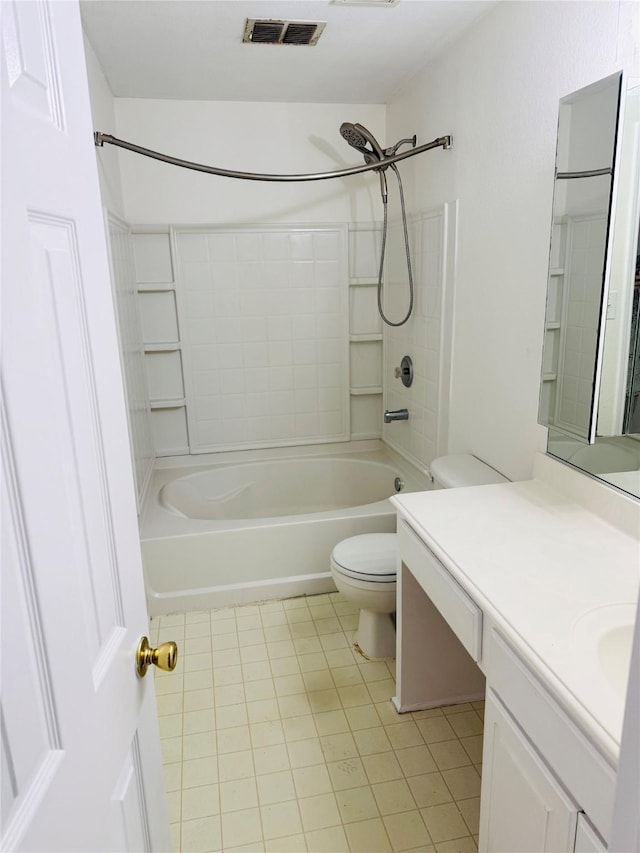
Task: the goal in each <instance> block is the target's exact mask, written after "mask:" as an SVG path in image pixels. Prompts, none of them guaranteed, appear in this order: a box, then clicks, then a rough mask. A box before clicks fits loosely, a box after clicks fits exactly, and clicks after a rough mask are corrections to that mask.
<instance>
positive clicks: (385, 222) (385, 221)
mask: <svg viewBox="0 0 640 853" xmlns="http://www.w3.org/2000/svg"><path fill="white" fill-rule="evenodd" d="M391 168H392V169H393V171H394V172H395V175H396V178H397V179H398V190H399V192H400V207H401V210H402V228H403V231H404V248H405V254H406V256H407V274H408V278H409V308H408V309H407V313H406V314H405V316H404V317H403V319H402V320H400V321H399V322H397V323H394V322H393V321H392V320H389V318H388V317H387V316H386V314H385V313H384V309H383V307H382V276H383V272H384V256H385V251H386V246H387V228H388V216H387V200H386V198H384V196H383V199H382V207H383V223H382V247H381V250H380V268H379V270H378V313H379V314H380V317H381V318H382V320H383V321H384V322H385V323H386V324H387V326H404V324H405V323H406V322H407V320H408V319H409V317H411V312H412V311H413V273H412V270H411V253H410V251H409V232H408V228H407V213H406V210H405V205H404V191H403V188H402V178H401V177H400V172H399V171H398V167H397V166H396V164H395V163H391Z"/></svg>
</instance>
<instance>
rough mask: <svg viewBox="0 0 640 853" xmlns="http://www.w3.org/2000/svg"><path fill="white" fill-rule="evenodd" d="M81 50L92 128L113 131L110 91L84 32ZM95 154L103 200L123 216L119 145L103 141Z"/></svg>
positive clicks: (113, 114) (114, 121) (110, 208)
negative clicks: (85, 71)
mask: <svg viewBox="0 0 640 853" xmlns="http://www.w3.org/2000/svg"><path fill="white" fill-rule="evenodd" d="M84 53H85V60H86V63H87V76H88V78H89V92H90V93H91V117H92V119H93V129H94V131H102V132H103V133H113V130H112V128H114V127H115V123H116V116H115V109H114V99H113V95H112V94H111V89H110V88H109V84H108V83H107V80H106V77H105V76H104V73H103V71H102V67H101V66H100V63H99V62H98V58H97V56H96V55H95V52H94V50H93V47H92V46H91V42H90V41H89V40H88V39H87V37H86V36H85V39H84ZM96 157H97V160H98V175H99V178H100V194H101V196H102V203H103V205H104V206H105V207H106V208H108V209H109V210H110V211H111V212H112V213H115V214H116V215H117V216H120V217H122V216H124V203H123V200H122V178H121V174H120V164H119V162H118V158H119V152H118V149H117V148H114V147H112V146H111V145H104V146H102V148H96Z"/></svg>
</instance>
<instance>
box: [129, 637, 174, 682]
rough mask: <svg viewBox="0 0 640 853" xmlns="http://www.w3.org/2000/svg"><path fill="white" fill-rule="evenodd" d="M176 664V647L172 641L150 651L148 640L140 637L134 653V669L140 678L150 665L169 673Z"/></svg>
mask: <svg viewBox="0 0 640 853" xmlns="http://www.w3.org/2000/svg"><path fill="white" fill-rule="evenodd" d="M177 662H178V646H177V645H176V644H175V643H174V642H173V640H169V642H167V643H162V645H160V646H158V648H157V649H152V648H151V646H150V645H149V640H148V639H147V638H146V637H141V639H140V642H139V643H138V649H137V651H136V669H137V671H138V675H139V676H140V678H142V677H143V676H144V675H145V674H146V672H147V670H148V669H149V667H150V666H151V664H153V665H154V666H159V667H160V669H164V670H166V671H167V672H171V670H173V669H175V668H176V663H177Z"/></svg>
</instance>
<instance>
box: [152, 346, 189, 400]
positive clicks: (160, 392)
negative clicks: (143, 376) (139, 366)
mask: <svg viewBox="0 0 640 853" xmlns="http://www.w3.org/2000/svg"><path fill="white" fill-rule="evenodd" d="M144 362H145V368H146V373H147V382H148V383H149V397H150V398H151V399H152V400H176V399H180V398H181V397H184V385H183V382H182V364H181V357H180V352H179V351H174V352H147V353H145V356H144Z"/></svg>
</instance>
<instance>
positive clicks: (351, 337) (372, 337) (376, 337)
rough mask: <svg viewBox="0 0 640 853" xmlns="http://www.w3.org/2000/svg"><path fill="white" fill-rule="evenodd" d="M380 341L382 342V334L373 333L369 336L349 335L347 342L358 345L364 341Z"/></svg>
mask: <svg viewBox="0 0 640 853" xmlns="http://www.w3.org/2000/svg"><path fill="white" fill-rule="evenodd" d="M381 340H382V333H378V332H373V333H371V334H365V335H349V341H350V342H351V343H352V344H360V343H364V342H366V341H381Z"/></svg>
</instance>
